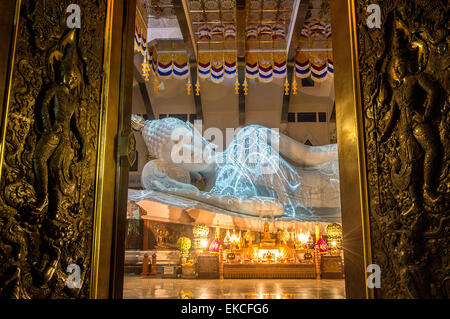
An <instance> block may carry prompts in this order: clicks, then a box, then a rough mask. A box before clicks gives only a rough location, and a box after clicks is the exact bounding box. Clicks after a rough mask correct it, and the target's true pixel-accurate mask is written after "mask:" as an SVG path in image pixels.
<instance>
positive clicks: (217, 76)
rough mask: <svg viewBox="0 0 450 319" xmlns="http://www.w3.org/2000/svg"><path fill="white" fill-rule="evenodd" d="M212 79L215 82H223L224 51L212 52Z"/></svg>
mask: <svg viewBox="0 0 450 319" xmlns="http://www.w3.org/2000/svg"><path fill="white" fill-rule="evenodd" d="M211 61H212V63H211V77H210V79H211V81H212V82H213V83H216V84H217V83H221V82H223V79H224V60H223V53H213V54H211Z"/></svg>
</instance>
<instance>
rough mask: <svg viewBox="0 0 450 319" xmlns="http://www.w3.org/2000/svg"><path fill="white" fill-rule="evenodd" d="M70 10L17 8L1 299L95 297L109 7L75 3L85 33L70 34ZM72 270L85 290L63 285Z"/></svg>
mask: <svg viewBox="0 0 450 319" xmlns="http://www.w3.org/2000/svg"><path fill="white" fill-rule="evenodd" d="M72 2H73V1H70V0H46V1H44V0H36V1H34V0H22V1H18V2H17V3H20V12H19V15H18V23H17V38H16V42H15V46H14V49H15V55H14V61H13V65H12V67H13V69H12V70H13V71H12V81H11V86H10V87H9V90H8V92H7V94H8V96H9V103H5V104H3V105H2V107H3V116H4V119H3V120H4V122H3V123H5V125H4V127H3V129H4V130H3V131H2V136H1V138H2V145H3V148H2V156H1V181H0V295H1V297H9V298H67V297H76V298H84V297H88V296H89V290H90V283H89V278H90V267H91V242H92V233H93V216H94V197H95V184H96V166H97V153H98V145H99V134H98V133H99V123H100V119H101V105H102V93H103V89H102V87H103V60H104V38H105V23H106V13H107V1H106V0H98V1H78V4H79V5H80V7H81V12H82V20H81V29H68V28H67V24H66V19H67V17H68V15H69V14H67V13H66V10H67V7H68V6H69V5H70V4H71V3H72ZM8 36H9V35H7V34H3V35H2V37H8ZM4 71H5V70H3V69H2V70H1V72H4ZM71 264H75V265H78V266H79V267H80V288H73V289H69V288H68V287H67V285H66V281H67V278H68V272H67V268H68V266H69V265H71Z"/></svg>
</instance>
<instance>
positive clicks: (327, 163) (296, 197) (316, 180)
mask: <svg viewBox="0 0 450 319" xmlns="http://www.w3.org/2000/svg"><path fill="white" fill-rule="evenodd" d="M132 122H133V127H134V128H135V129H136V130H141V133H142V136H143V138H144V141H145V143H146V145H147V148H148V151H149V154H150V155H151V156H152V157H154V158H155V160H151V161H149V162H148V163H147V164H146V165H145V167H144V169H143V172H142V177H141V179H142V185H143V186H144V187H145V188H146V189H148V190H157V191H160V192H165V193H169V194H174V195H178V196H182V197H185V198H189V199H193V200H197V201H200V202H204V203H207V204H210V205H213V206H216V207H219V208H222V209H225V210H228V211H231V212H235V213H239V214H245V215H251V216H266V215H271V216H272V217H278V218H279V217H287V218H293V219H296V220H300V221H312V220H319V221H320V220H323V221H337V220H339V219H340V209H339V207H340V204H339V177H338V166H337V146H336V145H335V144H332V145H325V146H307V145H304V144H301V143H299V142H297V141H295V140H293V139H291V138H289V137H287V136H286V135H283V134H280V133H278V132H277V131H276V130H272V129H269V128H267V127H263V126H259V125H250V126H246V127H244V128H242V129H241V130H239V131H238V132H237V134H236V135H235V136H234V138H233V140H232V141H231V143H230V144H229V145H228V147H227V148H226V150H224V151H223V152H219V151H217V152H216V151H215V148H216V145H214V144H212V143H210V142H208V141H207V140H205V139H204V138H203V137H202V136H201V133H200V132H198V131H197V130H196V129H195V128H194V126H193V125H192V124H190V123H189V122H183V121H181V120H178V119H175V118H165V119H161V120H152V121H144V120H143V119H142V118H140V117H137V116H134V115H133V118H132ZM142 196H144V197H145V193H143V195H142Z"/></svg>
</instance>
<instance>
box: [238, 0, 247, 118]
mask: <svg viewBox="0 0 450 319" xmlns="http://www.w3.org/2000/svg"><path fill="white" fill-rule="evenodd" d="M246 27H247V19H246V12H245V0H236V49H237V58H238V65H237V72H238V75H237V76H238V81H239V83H240V84H241V86H240V88H239V99H238V101H239V102H238V108H239V125H240V126H243V125H245V95H244V88H243V86H242V84H243V83H244V80H245V40H246V35H245V29H246Z"/></svg>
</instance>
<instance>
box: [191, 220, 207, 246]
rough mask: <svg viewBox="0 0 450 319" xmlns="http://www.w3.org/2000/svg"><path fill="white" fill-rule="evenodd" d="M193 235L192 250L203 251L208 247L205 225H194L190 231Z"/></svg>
mask: <svg viewBox="0 0 450 319" xmlns="http://www.w3.org/2000/svg"><path fill="white" fill-rule="evenodd" d="M192 233H193V234H194V248H195V249H204V248H207V247H208V235H209V227H208V226H206V225H195V226H194V229H193V230H192Z"/></svg>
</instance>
